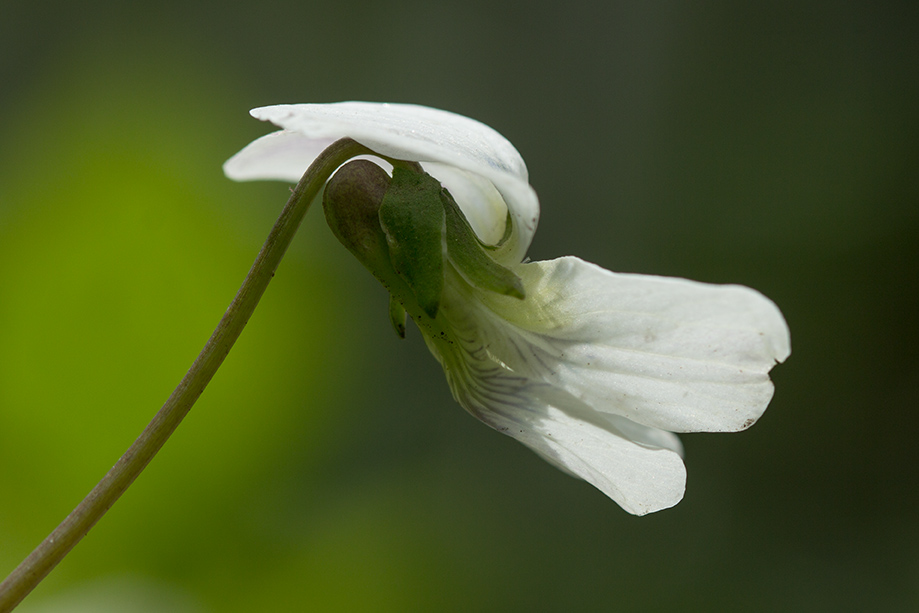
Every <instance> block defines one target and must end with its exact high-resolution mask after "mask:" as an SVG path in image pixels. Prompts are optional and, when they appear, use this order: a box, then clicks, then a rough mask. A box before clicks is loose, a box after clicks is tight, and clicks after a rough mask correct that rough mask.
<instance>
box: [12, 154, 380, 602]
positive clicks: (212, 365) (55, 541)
mask: <svg viewBox="0 0 919 613" xmlns="http://www.w3.org/2000/svg"><path fill="white" fill-rule="evenodd" d="M371 153H372V152H371V151H370V150H369V149H367V148H366V147H364V146H363V145H360V144H358V143H356V142H355V141H353V140H351V139H349V138H344V139H341V140H339V141H336V142H335V143H334V144H332V145H331V146H330V147H329V148H328V149H326V150H325V151H323V152H322V153H321V154H320V155H319V157H317V158H316V160H315V161H314V162H313V164H312V165H311V166H310V167H309V168H308V169H307V171H306V173H305V174H304V175H303V178H302V179H300V182H299V183H298V184H297V186H296V187H295V188H294V190H293V193H292V194H291V196H290V199H289V200H288V201H287V205H286V206H285V207H284V210H283V211H282V212H281V215H280V217H278V220H277V222H276V223H275V225H274V227H273V228H272V229H271V233H270V234H269V235H268V239H267V240H266V241H265V244H264V245H263V246H262V250H261V251H260V252H259V254H258V257H257V258H256V259H255V263H254V264H253V265H252V268H251V269H250V270H249V274H248V275H247V276H246V280H245V281H244V282H243V284H242V287H240V288H239V291H238V292H237V293H236V297H235V298H233V302H231V303H230V306H229V308H228V309H227V311H226V313H224V316H223V318H222V319H221V320H220V323H219V324H218V325H217V329H216V330H214V333H213V334H212V335H211V338H210V339H208V341H207V344H206V345H205V346H204V349H202V350H201V353H200V354H199V355H198V358H197V359H196V360H195V362H194V364H192V366H191V368H190V369H189V370H188V373H186V375H185V377H184V378H183V379H182V381H181V382H180V383H179V385H178V387H176V389H175V391H174V392H172V395H171V396H170V397H169V399H168V400H167V401H166V403H165V404H164V405H163V408H162V409H160V411H159V412H158V413H157V414H156V416H155V417H154V418H153V421H151V422H150V424H149V425H148V426H147V427H146V428H145V429H144V431H143V432H142V433H141V435H140V436H139V437H138V438H137V440H136V441H134V444H133V445H131V447H130V448H129V449H128V450H127V451H126V452H125V454H124V455H123V456H121V458H120V459H119V460H118V463H117V464H115V466H114V467H112V469H111V470H110V471H109V472H108V474H106V475H105V477H103V479H102V481H100V482H99V484H98V485H96V487H94V488H93V490H92V491H91V492H90V493H89V495H87V496H86V498H84V499H83V501H82V502H81V503H80V504H79V505H78V506H77V507H76V508H75V509H74V510H73V511H72V512H71V513H70V515H68V516H67V518H66V519H65V520H64V521H63V522H61V525H59V526H58V527H57V528H55V529H54V531H53V532H52V533H51V534H50V535H48V537H47V538H46V539H45V540H44V541H42V543H41V544H40V545H39V546H38V547H36V548H35V551H33V552H32V553H31V554H29V557H27V558H26V559H25V560H23V562H22V563H21V564H20V565H19V566H17V567H16V569H15V570H14V571H13V572H12V573H11V574H10V576H9V577H7V578H6V579H5V580H4V581H3V583H0V613H8V612H9V611H12V610H13V609H14V608H15V607H16V605H18V604H19V603H20V602H21V601H22V599H23V598H25V597H26V596H27V595H28V594H29V592H31V591H32V590H33V589H35V587H36V586H37V585H38V584H39V583H40V582H41V581H42V579H44V578H45V576H47V574H48V573H49V572H51V570H52V569H53V568H54V567H55V566H57V564H58V563H59V562H60V561H61V560H62V559H64V556H66V555H67V554H68V553H69V552H70V550H71V549H73V547H74V546H75V545H76V544H77V543H78V542H79V541H80V539H82V538H83V537H84V536H85V535H86V533H88V532H89V530H90V529H91V528H92V527H93V526H94V525H95V524H96V522H97V521H99V519H101V518H102V516H103V515H105V513H106V511H108V510H109V508H111V506H112V505H113V504H115V501H116V500H118V498H119V497H120V496H121V495H122V494H123V493H124V492H125V490H127V489H128V487H129V486H130V485H131V483H133V482H134V479H136V478H137V476H138V475H139V474H140V473H141V471H143V470H144V468H145V467H146V466H147V464H148V463H149V462H150V460H152V459H153V456H154V455H156V453H157V451H159V450H160V448H161V447H162V446H163V444H164V443H165V442H166V440H167V439H168V438H169V437H170V435H172V433H173V432H174V431H175V429H176V427H178V425H179V423H180V422H181V421H182V419H183V418H184V417H185V416H186V415H187V414H188V411H189V410H191V407H192V406H193V405H194V404H195V401H196V400H197V399H198V397H199V396H200V395H201V393H202V392H203V391H204V388H205V387H207V384H208V383H209V382H210V380H211V378H212V377H213V376H214V373H216V372H217V369H218V368H220V365H221V364H222V363H223V360H224V358H226V356H227V354H228V353H229V352H230V348H231V347H232V346H233V343H235V342H236V339H237V338H239V335H240V333H241V332H242V330H243V328H244V327H245V326H246V323H247V322H248V321H249V317H251V316H252V313H253V311H255V307H256V305H258V301H259V299H261V297H262V294H264V293H265V289H266V288H267V287H268V282H269V281H271V278H272V277H273V276H274V273H275V270H277V268H278V264H280V263H281V258H283V257H284V253H285V251H287V247H288V246H289V245H290V242H291V240H292V239H293V237H294V234H296V232H297V229H298V228H299V227H300V222H301V221H302V220H303V216H304V215H305V214H306V211H307V209H309V206H310V204H311V203H312V202H313V199H314V198H315V197H316V196H317V195H318V194H319V191H320V190H321V189H322V186H323V185H325V182H326V181H327V180H328V179H329V177H330V176H331V175H332V173H333V172H335V170H336V169H337V168H338V167H339V166H341V165H342V164H343V163H344V162H346V161H348V160H349V159H351V158H353V157H355V156H358V155H366V154H371Z"/></svg>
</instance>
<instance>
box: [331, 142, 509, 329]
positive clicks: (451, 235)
mask: <svg viewBox="0 0 919 613" xmlns="http://www.w3.org/2000/svg"><path fill="white" fill-rule="evenodd" d="M323 209H324V210H325V215H326V220H327V221H328V223H329V226H330V227H331V229H332V232H333V233H334V234H335V236H336V237H337V238H338V240H339V241H340V242H341V243H342V244H343V245H345V247H347V248H348V250H349V251H351V252H352V253H353V254H354V255H355V256H356V257H357V258H358V259H359V260H360V261H361V263H363V264H364V266H366V267H367V268H368V269H369V270H370V271H371V272H372V273H373V274H374V276H375V277H377V279H379V280H380V281H381V282H382V283H383V285H384V286H385V287H386V288H387V290H389V292H390V294H391V295H392V299H391V301H390V309H389V311H390V319H391V321H392V323H393V327H394V328H395V330H396V333H397V334H398V335H399V336H401V337H404V335H405V313H406V311H407V312H408V313H409V314H410V315H412V317H413V318H414V319H416V321H418V318H419V317H428V318H430V319H432V320H433V319H435V318H436V317H437V313H438V310H439V309H440V305H441V301H442V298H443V290H444V283H445V279H446V275H445V266H446V265H448V264H449V265H451V266H453V268H454V269H456V271H457V272H459V274H460V276H461V277H462V278H463V279H464V280H465V281H466V282H467V283H469V284H470V285H472V286H474V287H476V288H478V289H481V290H486V291H492V292H497V293H499V294H504V295H507V296H513V297H515V298H519V299H523V298H524V295H525V293H524V288H523V283H522V281H521V280H520V277H518V276H517V275H516V274H514V273H513V272H511V271H510V270H508V269H507V268H505V267H503V266H501V265H500V264H498V263H497V262H495V261H494V260H493V259H492V258H491V256H490V255H489V253H488V247H487V246H485V245H483V244H482V243H481V241H479V239H478V237H477V236H476V235H475V232H474V231H473V230H472V227H471V226H470V225H469V222H468V221H467V220H466V217H465V216H464V215H463V212H462V211H461V210H460V208H459V206H458V205H457V204H456V202H455V201H454V199H453V197H452V196H451V195H450V193H449V192H448V191H447V190H446V189H445V188H444V187H443V186H442V185H441V184H440V182H438V181H437V179H435V178H434V177H432V176H430V175H429V174H427V173H425V172H423V171H421V170H420V168H418V167H417V165H415V166H414V167H411V169H408V168H405V167H403V166H402V165H395V166H394V168H393V174H392V177H391V178H390V177H389V175H387V174H386V172H385V171H383V169H381V168H380V167H379V166H377V165H376V164H374V163H373V162H370V161H367V160H356V161H353V162H349V163H348V164H345V165H344V166H342V167H341V168H340V169H339V170H338V172H337V173H336V174H335V175H334V176H333V177H332V179H331V180H330V181H329V183H328V185H327V186H326V190H325V194H324V196H323ZM419 323H420V322H419Z"/></svg>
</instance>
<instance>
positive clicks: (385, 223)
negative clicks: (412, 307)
mask: <svg viewBox="0 0 919 613" xmlns="http://www.w3.org/2000/svg"><path fill="white" fill-rule="evenodd" d="M442 189H443V188H442V187H441V185H440V183H439V182H438V181H437V180H436V179H434V178H433V177H431V176H430V175H428V174H425V173H418V172H413V171H410V170H404V169H402V168H399V167H395V168H393V175H392V182H391V183H390V185H389V189H388V190H387V191H386V195H385V196H384V197H383V202H382V203H381V204H380V225H381V226H382V228H383V232H385V234H386V242H387V243H388V245H389V257H390V260H391V261H392V265H393V268H394V269H395V271H396V273H397V274H398V275H399V276H400V277H402V279H403V280H404V281H405V282H406V283H407V284H408V286H409V287H410V288H411V289H412V292H413V293H414V294H415V299H416V300H417V301H418V306H419V307H421V310H423V311H424V312H425V313H426V314H427V315H428V316H429V317H431V318H432V319H433V318H434V317H437V310H438V308H440V299H441V295H442V294H443V290H444V254H445V251H446V245H445V233H446V232H445V214H444V206H443V204H441V199H440V193H441V190H442Z"/></svg>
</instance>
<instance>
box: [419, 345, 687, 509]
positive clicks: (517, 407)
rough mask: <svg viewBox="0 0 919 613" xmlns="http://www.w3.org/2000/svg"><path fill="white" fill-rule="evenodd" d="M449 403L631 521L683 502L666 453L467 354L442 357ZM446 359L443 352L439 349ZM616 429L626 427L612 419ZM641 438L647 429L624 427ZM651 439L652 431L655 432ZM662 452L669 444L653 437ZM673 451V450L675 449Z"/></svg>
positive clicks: (682, 480) (681, 476)
mask: <svg viewBox="0 0 919 613" xmlns="http://www.w3.org/2000/svg"><path fill="white" fill-rule="evenodd" d="M429 344H430V346H431V347H432V351H434V353H435V355H438V356H439V357H440V358H441V361H442V363H443V364H444V366H445V369H444V370H445V372H446V373H447V378H448V381H449V382H450V387H451V389H452V390H453V393H454V396H455V397H456V399H457V401H458V402H459V403H460V404H461V405H463V407H464V408H466V410H468V411H469V412H470V413H472V414H473V415H475V416H476V417H478V418H479V419H481V420H482V421H484V422H485V423H487V424H488V425H490V426H491V427H493V428H495V429H496V430H498V431H499V432H503V433H504V434H507V435H508V436H511V437H513V438H515V439H517V440H518V441H520V442H522V443H524V444H525V445H527V446H528V447H530V448H531V449H533V450H534V451H536V452H537V453H538V454H539V455H541V456H542V457H543V458H545V459H546V460H548V461H549V462H550V463H552V464H553V465H555V466H557V467H559V468H561V469H562V470H564V471H565V472H567V473H569V474H572V475H574V476H576V477H580V478H582V479H584V480H585V481H587V482H588V483H590V484H592V485H593V486H595V487H596V488H597V489H599V490H600V491H602V492H603V493H604V494H606V495H607V496H609V497H610V498H612V499H613V500H615V501H616V502H617V503H618V504H619V505H620V506H621V507H622V508H623V509H625V510H626V511H628V512H629V513H633V514H635V515H645V514H646V513H651V512H654V511H659V510H661V509H666V508H669V507H672V506H673V505H675V504H676V503H678V502H679V501H680V500H681V499H682V498H683V492H684V490H685V486H686V469H685V467H684V466H683V462H682V459H681V458H680V456H679V454H678V453H676V452H675V451H674V450H672V449H670V448H667V447H660V446H656V445H653V444H647V442H645V441H635V440H631V439H630V437H629V436H627V435H626V434H625V433H624V432H622V431H620V430H619V429H617V428H616V427H615V426H614V423H616V422H615V421H614V420H611V419H607V416H603V415H602V414H598V413H596V412H594V411H593V410H592V409H591V408H590V407H588V406H586V405H585V404H584V403H583V402H582V401H580V400H578V399H577V398H574V397H573V396H571V395H570V394H567V393H566V392H564V391H562V390H560V389H557V388H553V387H551V386H550V385H547V384H544V383H539V382H534V381H529V380H527V379H525V378H521V377H518V376H515V375H514V374H513V373H511V372H509V371H507V370H504V369H502V368H501V367H500V366H496V365H495V364H493V363H491V364H489V363H488V362H487V361H485V362H482V361H479V360H478V359H477V357H476V354H477V353H479V352H476V351H472V352H471V353H467V354H466V355H465V357H462V358H461V357H457V354H456V353H454V354H453V355H446V356H444V355H443V354H442V353H440V350H439V349H438V348H437V347H436V346H435V343H430V341H429ZM446 351H447V352H450V351H451V349H450V348H447V349H446ZM618 419H619V420H620V421H619V422H618V423H619V424H620V425H624V424H625V422H626V420H624V419H623V418H618ZM632 431H633V432H634V433H639V432H641V431H643V433H642V434H640V435H641V436H642V437H643V438H645V439H649V438H654V437H656V434H655V433H653V432H652V430H651V429H647V428H644V427H642V426H639V425H637V424H632ZM658 432H659V431H658ZM659 434H661V435H663V438H664V439H665V440H667V442H668V443H669V444H673V442H674V441H675V440H676V437H674V436H673V435H671V434H669V433H663V432H659ZM676 445H677V446H679V442H678V441H676Z"/></svg>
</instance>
